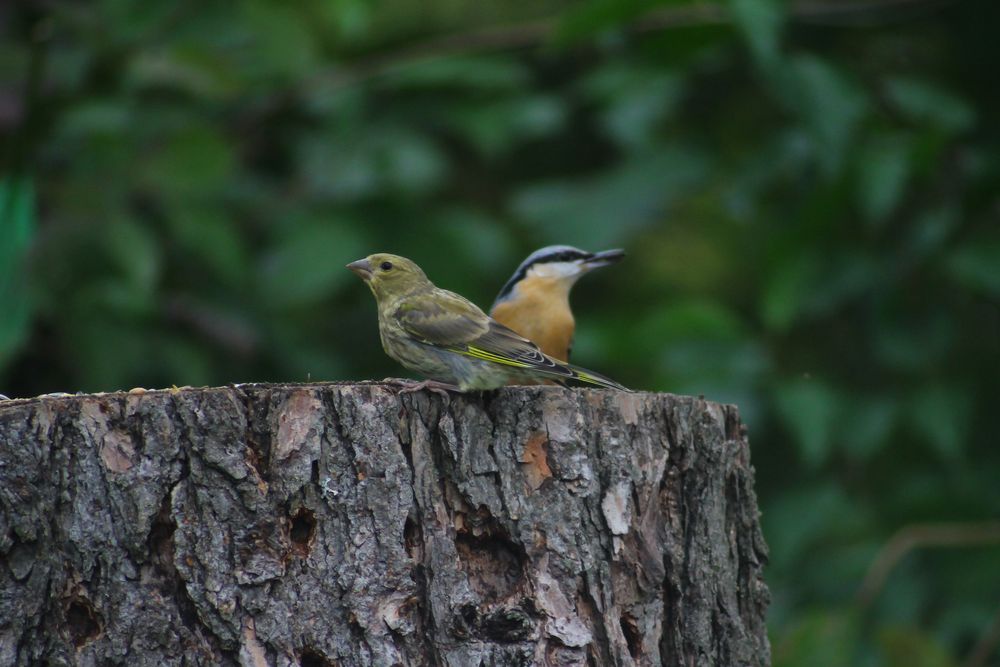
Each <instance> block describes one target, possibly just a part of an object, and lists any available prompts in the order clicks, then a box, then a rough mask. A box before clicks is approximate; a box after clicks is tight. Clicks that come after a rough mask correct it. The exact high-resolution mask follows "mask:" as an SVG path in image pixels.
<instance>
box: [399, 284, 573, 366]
mask: <svg viewBox="0 0 1000 667" xmlns="http://www.w3.org/2000/svg"><path fill="white" fill-rule="evenodd" d="M395 317H396V320H397V321H398V322H399V324H400V326H402V327H403V329H404V330H405V331H406V332H407V333H408V334H410V335H411V336H413V337H414V338H416V339H417V340H420V341H422V342H424V343H428V344H430V345H436V346H439V347H444V348H446V349H449V350H451V351H453V352H457V353H458V354H462V355H465V356H467V357H473V358H476V359H482V360H484V361H491V362H493V363H497V364H502V365H504V366H512V367H515V368H523V369H530V370H534V371H541V372H542V373H547V374H551V375H553V376H562V377H566V378H572V377H573V376H574V373H573V371H572V370H570V369H569V368H567V367H566V366H563V365H562V364H558V363H556V362H555V361H553V360H552V359H550V358H549V357H547V356H545V355H544V354H542V351H541V350H539V349H538V346H537V345H535V344H534V343H532V342H531V341H530V340H528V339H527V338H525V337H523V336H521V335H520V334H518V333H516V332H514V331H513V330H511V329H508V328H507V327H505V326H504V325H502V324H500V323H499V322H497V321H495V320H493V319H491V318H490V317H488V316H487V315H486V313H484V312H483V311H481V310H480V309H479V308H478V307H477V306H476V305H475V304H473V303H472V302H471V301H469V300H468V299H465V298H463V297H461V296H459V295H457V294H455V293H453V292H449V291H447V290H440V289H439V290H435V291H434V292H430V293H427V294H420V295H415V296H412V297H410V298H408V299H407V300H406V301H405V302H404V303H402V304H400V306H399V308H397V310H396V312H395Z"/></svg>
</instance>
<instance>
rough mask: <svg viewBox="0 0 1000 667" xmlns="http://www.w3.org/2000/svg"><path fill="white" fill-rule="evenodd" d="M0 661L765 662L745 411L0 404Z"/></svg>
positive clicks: (231, 396)
mask: <svg viewBox="0 0 1000 667" xmlns="http://www.w3.org/2000/svg"><path fill="white" fill-rule="evenodd" d="M0 508H2V514H0V591H2V594H0V665H42V664H48V665H129V666H145V665H149V666H154V665H155V666H157V667H159V666H161V665H237V664H238V665H253V666H263V665H303V666H316V665H338V666H347V665H386V666H389V665H448V666H455V667H467V666H470V665H601V666H603V665H678V666H680V665H684V666H690V665H696V666H703V665H726V666H729V665H764V664H768V663H769V661H770V651H769V645H768V641H767V634H766V628H765V621H764V616H765V610H766V607H767V603H768V591H767V588H766V587H765V585H764V582H763V579H762V574H761V571H762V568H763V565H764V563H765V561H766V557H767V548H766V546H765V544H764V540H763V538H762V535H761V532H760V526H759V523H758V511H757V505H756V498H755V496H754V491H753V469H752V467H751V466H750V461H749V449H748V446H747V441H746V438H745V435H744V431H743V429H742V427H741V425H740V421H739V417H738V413H737V411H736V408H735V407H734V406H727V405H718V404H715V403H711V402H707V401H705V400H702V399H696V398H690V397H682V396H673V395H669V394H651V393H637V394H628V393H623V392H615V391H599V390H598V391H595V390H571V389H563V388H559V387H511V388H506V389H502V390H498V391H495V392H488V393H482V394H469V395H452V396H451V397H450V399H445V398H442V397H440V396H437V395H433V394H427V393H412V394H404V395H399V394H398V393H397V391H396V390H395V389H394V388H392V387H388V386H386V385H381V384H378V383H358V384H308V385H241V386H231V387H222V388H208V389H183V390H177V389H174V390H164V391H142V390H133V391H132V392H129V393H115V394H98V395H86V396H84V395H80V396H61V397H40V398H36V399H28V400H14V401H3V402H0Z"/></svg>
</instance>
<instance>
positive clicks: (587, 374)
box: [564, 364, 632, 391]
mask: <svg viewBox="0 0 1000 667" xmlns="http://www.w3.org/2000/svg"><path fill="white" fill-rule="evenodd" d="M564 365H565V366H566V368H568V369H569V370H571V371H572V372H573V375H572V377H570V378H566V379H568V380H576V381H577V382H583V383H585V384H592V385H596V386H598V387H605V388H607V389H618V390H619V391H632V390H631V389H629V388H628V387H626V386H625V385H621V384H618V383H617V382H615V381H614V380H612V379H611V378H609V377H605V376H603V375H601V374H600V373H595V372H594V371H589V370H587V369H586V368H580V367H579V366H574V365H573V364H564Z"/></svg>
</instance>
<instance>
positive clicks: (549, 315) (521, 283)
mask: <svg viewBox="0 0 1000 667" xmlns="http://www.w3.org/2000/svg"><path fill="white" fill-rule="evenodd" d="M624 256H625V251H624V250H605V251H603V252H598V253H592V252H586V251H584V250H580V249H579V248H573V247H571V246H565V245H553V246H548V247H547V248H542V249H541V250H536V251H535V252H533V253H531V254H530V255H528V258H527V259H525V260H524V261H523V262H521V266H519V267H517V271H515V272H514V275H513V276H511V278H510V280H508V281H507V284H506V285H504V286H503V289H501V290H500V294H499V295H498V296H497V298H496V301H494V302H493V308H492V309H490V315H492V316H493V319H495V320H496V321H497V322H500V323H501V324H504V325H506V326H508V327H510V328H511V329H513V330H514V331H516V332H517V333H519V334H521V335H522V336H524V337H525V338H528V339H529V340H531V341H534V342H535V343H536V344H537V345H538V347H539V348H541V350H542V352H544V353H545V354H547V355H548V356H550V357H552V358H554V359H559V360H561V361H568V360H569V354H570V351H571V350H572V348H573V334H574V332H575V331H576V320H574V319H573V311H572V310H570V307H569V292H570V290H571V289H572V288H573V285H574V284H575V283H576V281H577V280H579V279H580V277H581V276H583V275H585V274H587V273H589V272H590V271H592V270H593V269H596V268H598V267H600V266H607V265H608V264H614V263H615V262H617V261H619V260H621V258H622V257H624Z"/></svg>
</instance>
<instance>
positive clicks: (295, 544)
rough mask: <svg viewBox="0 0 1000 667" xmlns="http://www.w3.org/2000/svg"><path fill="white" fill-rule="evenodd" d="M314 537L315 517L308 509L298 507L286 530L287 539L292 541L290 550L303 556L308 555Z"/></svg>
mask: <svg viewBox="0 0 1000 667" xmlns="http://www.w3.org/2000/svg"><path fill="white" fill-rule="evenodd" d="M315 537H316V515H315V514H314V513H313V511H312V510H310V509H309V508H306V507H300V508H299V509H298V511H296V512H295V514H294V515H293V516H292V523H291V525H290V526H289V528H288V538H289V539H290V540H291V541H292V548H293V549H295V551H296V552H297V553H299V554H300V555H303V556H305V555H307V554H308V553H309V549H310V548H311V547H312V542H313V539H314V538H315Z"/></svg>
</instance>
